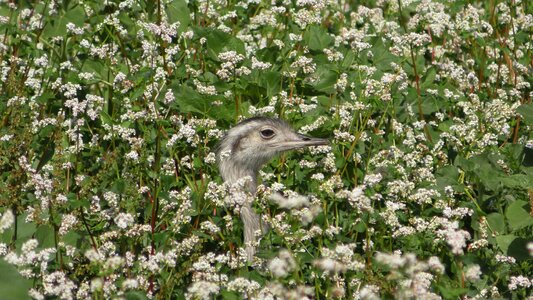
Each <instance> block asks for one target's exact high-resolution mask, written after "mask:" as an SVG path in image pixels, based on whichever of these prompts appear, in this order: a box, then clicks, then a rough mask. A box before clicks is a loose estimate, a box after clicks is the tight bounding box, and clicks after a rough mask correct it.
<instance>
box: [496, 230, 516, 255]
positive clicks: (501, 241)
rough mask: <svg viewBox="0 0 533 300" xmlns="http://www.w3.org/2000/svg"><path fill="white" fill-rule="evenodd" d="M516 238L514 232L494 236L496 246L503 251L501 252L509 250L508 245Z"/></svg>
mask: <svg viewBox="0 0 533 300" xmlns="http://www.w3.org/2000/svg"><path fill="white" fill-rule="evenodd" d="M515 239H516V236H515V235H514V234H506V235H499V236H497V237H496V243H497V245H498V248H500V250H502V251H503V253H507V251H508V250H509V245H511V243H512V242H513V241H514V240H515Z"/></svg>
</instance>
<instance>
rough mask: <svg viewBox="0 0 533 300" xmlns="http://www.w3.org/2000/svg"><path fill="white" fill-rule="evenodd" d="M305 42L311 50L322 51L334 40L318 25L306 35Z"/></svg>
mask: <svg viewBox="0 0 533 300" xmlns="http://www.w3.org/2000/svg"><path fill="white" fill-rule="evenodd" d="M303 40H304V41H305V42H306V44H307V45H308V46H309V49H311V50H315V51H322V50H324V49H326V48H327V47H328V46H329V44H330V43H331V41H332V40H333V38H332V37H331V36H330V35H329V34H328V32H327V31H326V29H324V28H322V27H321V26H318V25H312V26H309V27H308V29H307V31H306V32H305V33H304V36H303Z"/></svg>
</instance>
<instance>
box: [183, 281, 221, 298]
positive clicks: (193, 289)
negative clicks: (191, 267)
mask: <svg viewBox="0 0 533 300" xmlns="http://www.w3.org/2000/svg"><path fill="white" fill-rule="evenodd" d="M219 291H220V286H219V284H218V283H214V282H208V281H197V282H194V283H193V284H191V285H190V286H189V287H188V288H187V293H185V298H186V299H191V300H192V299H203V300H209V299H212V296H211V295H218V293H219Z"/></svg>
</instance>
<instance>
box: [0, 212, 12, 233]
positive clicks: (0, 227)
mask: <svg viewBox="0 0 533 300" xmlns="http://www.w3.org/2000/svg"><path fill="white" fill-rule="evenodd" d="M14 222H15V216H14V215H13V212H12V211H11V209H8V210H6V211H5V212H4V214H3V215H2V219H0V233H2V232H4V231H5V230H6V229H8V228H10V227H11V225H13V223H14Z"/></svg>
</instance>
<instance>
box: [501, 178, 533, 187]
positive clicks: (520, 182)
mask: <svg viewBox="0 0 533 300" xmlns="http://www.w3.org/2000/svg"><path fill="white" fill-rule="evenodd" d="M500 180H501V182H502V183H503V185H504V186H506V187H508V188H512V189H528V188H533V178H532V177H531V176H528V175H524V174H514V175H510V176H506V177H500Z"/></svg>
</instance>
